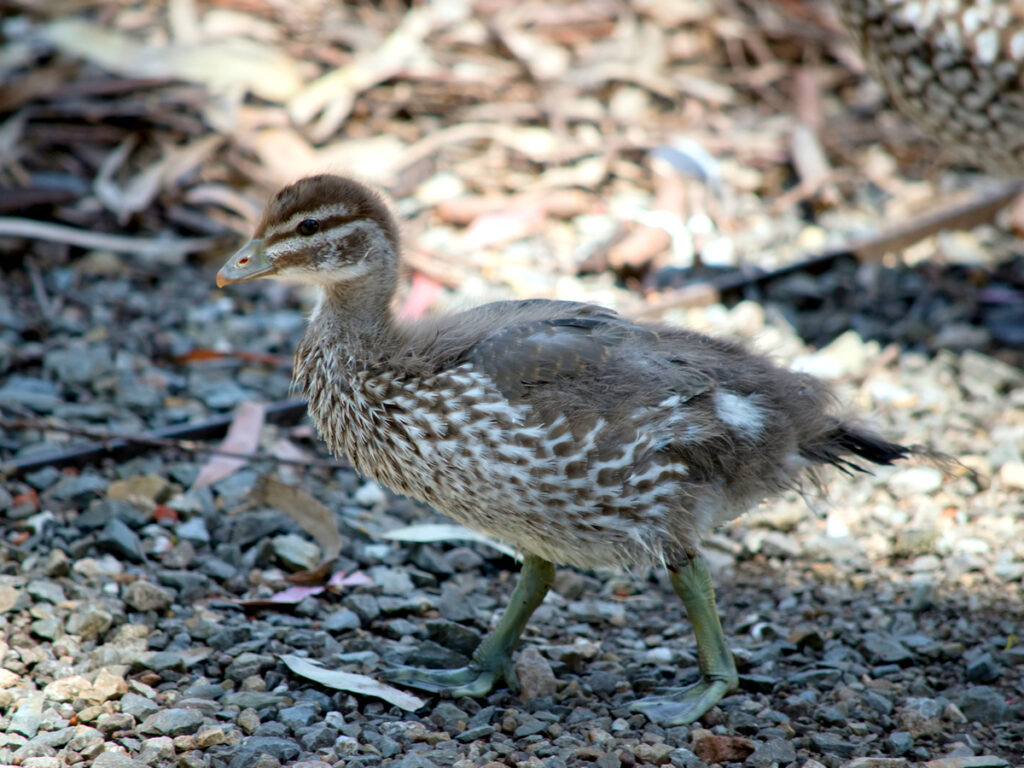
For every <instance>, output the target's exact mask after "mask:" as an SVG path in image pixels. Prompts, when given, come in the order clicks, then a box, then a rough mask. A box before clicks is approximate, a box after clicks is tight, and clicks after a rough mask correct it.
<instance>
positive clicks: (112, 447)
mask: <svg viewBox="0 0 1024 768" xmlns="http://www.w3.org/2000/svg"><path fill="white" fill-rule="evenodd" d="M305 414H306V402H305V401H304V400H297V399H292V400H279V401H277V402H274V403H270V404H269V405H267V407H266V418H267V421H269V422H271V423H276V424H282V423H294V422H296V421H298V420H299V419H301V418H302V417H303V416H304V415H305ZM230 424H231V416H230V415H227V416H218V417H215V418H212V419H207V420H205V421H200V422H192V423H190V424H178V425H175V426H173V427H165V428H163V429H157V430H151V431H149V432H143V433H141V434H136V435H132V434H122V433H116V432H106V431H103V430H93V429H88V428H85V427H70V426H67V425H64V424H60V423H56V422H52V421H50V420H46V419H34V418H25V417H21V418H16V419H5V418H2V417H0V426H2V427H5V428H9V429H44V430H51V431H61V432H65V433H66V434H81V435H85V436H88V437H92V438H93V439H95V440H96V441H97V442H92V443H86V444H84V445H81V446H77V447H72V448H67V449H65V450H61V451H53V452H50V453H45V454H39V455H35V456H27V457H25V458H23V459H14V460H12V461H8V462H4V463H2V464H0V476H8V477H9V476H14V475H20V474H23V473H25V472H32V471H34V470H37V469H41V468H43V467H49V466H52V467H65V466H77V465H82V464H88V463H91V462H95V461H97V460H99V459H101V458H103V457H105V456H114V457H117V458H127V457H129V456H133V455H137V454H139V453H141V452H143V450H144V448H145V447H146V446H152V447H159V448H172V449H176V450H181V451H184V452H186V453H208V454H225V452H224V451H221V450H219V449H218V448H217V447H216V446H208V445H206V444H205V443H200V442H196V441H195V440H190V439H188V438H200V439H212V438H217V437H220V436H222V435H223V434H224V433H225V432H226V431H227V428H228V426H229V425H230ZM226 455H228V456H236V457H239V458H243V459H246V460H248V461H272V462H277V463H279V464H297V465H299V466H304V467H328V468H341V467H347V466H349V465H348V464H345V463H343V462H340V461H333V460H324V459H310V460H309V461H296V460H293V459H281V458H278V457H276V456H268V455H263V454H257V455H248V454H244V455H239V454H234V453H226Z"/></svg>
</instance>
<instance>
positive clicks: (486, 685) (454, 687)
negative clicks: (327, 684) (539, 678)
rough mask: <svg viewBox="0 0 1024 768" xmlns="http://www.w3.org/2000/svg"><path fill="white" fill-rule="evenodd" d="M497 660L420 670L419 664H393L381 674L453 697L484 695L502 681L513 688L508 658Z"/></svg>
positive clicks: (421, 688) (417, 687) (390, 680)
mask: <svg viewBox="0 0 1024 768" xmlns="http://www.w3.org/2000/svg"><path fill="white" fill-rule="evenodd" d="M496 661H498V663H494V662H492V663H490V664H481V663H479V662H477V661H476V660H473V661H471V662H469V664H467V665H466V666H464V667H458V668H456V669H423V668H420V667H393V668H391V669H387V670H384V671H382V672H381V673H380V676H381V677H383V678H384V679H386V680H388V681H389V682H392V683H401V684H403V685H407V686H409V687H410V688H416V689H418V690H421V691H427V692H429V693H448V694H450V695H451V696H452V698H458V697H460V696H469V697H470V698H478V697H480V696H486V695H487V694H488V693H490V692H491V691H492V690H494V687H495V685H497V684H498V683H499V682H501V681H502V680H506V681H508V682H509V685H510V686H511V687H515V674H514V673H513V672H512V661H511V659H506V660H504V663H501V660H496Z"/></svg>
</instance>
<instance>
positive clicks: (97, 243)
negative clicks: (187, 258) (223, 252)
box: [0, 216, 220, 256]
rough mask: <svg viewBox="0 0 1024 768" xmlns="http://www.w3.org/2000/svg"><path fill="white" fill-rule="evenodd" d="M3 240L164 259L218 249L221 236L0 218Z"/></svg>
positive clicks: (0, 234) (0, 230)
mask: <svg viewBox="0 0 1024 768" xmlns="http://www.w3.org/2000/svg"><path fill="white" fill-rule="evenodd" d="M0 237H27V238H29V239H30V240H48V241H50V242H53V243H66V244H67V245H74V246H76V247H78V248H89V249H91V250H99V251H117V252H119V253H136V254H141V255H143V256H163V255H165V254H168V253H194V252H196V251H204V250H206V249H207V248H211V247H212V246H214V245H215V244H216V243H217V242H218V241H219V240H220V238H219V237H188V238H177V239H169V238H162V237H129V236H127V235H111V234H107V233H105V232H90V231H89V230H86V229H76V228H74V227H67V226H64V225H63V224H51V223H50V222H47V221H36V220H35V219H21V218H17V217H14V216H0Z"/></svg>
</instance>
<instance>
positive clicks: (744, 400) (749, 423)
mask: <svg viewBox="0 0 1024 768" xmlns="http://www.w3.org/2000/svg"><path fill="white" fill-rule="evenodd" d="M715 414H716V415H717V416H718V418H720V419H721V420H722V421H723V422H725V423H726V424H728V425H729V426H730V427H732V428H733V429H735V430H736V431H737V432H739V433H740V435H742V436H743V437H755V436H756V435H757V434H758V433H759V432H761V430H763V429H764V420H765V413H764V409H763V408H761V407H760V406H758V405H755V404H754V402H753V401H752V400H751V398H750V397H742V396H741V395H737V394H736V393H735V392H730V391H729V390H727V389H718V390H716V391H715Z"/></svg>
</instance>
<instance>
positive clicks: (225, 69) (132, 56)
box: [39, 18, 303, 103]
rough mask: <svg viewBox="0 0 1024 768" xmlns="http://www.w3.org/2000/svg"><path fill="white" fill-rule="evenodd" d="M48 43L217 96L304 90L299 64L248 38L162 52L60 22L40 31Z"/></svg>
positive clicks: (119, 69) (127, 72) (279, 97)
mask: <svg viewBox="0 0 1024 768" xmlns="http://www.w3.org/2000/svg"><path fill="white" fill-rule="evenodd" d="M39 33H40V34H39V36H40V38H41V39H42V40H44V41H46V42H48V43H49V44H50V45H53V46H54V47H56V48H58V49H59V50H61V51H63V52H64V53H67V54H69V55H72V56H78V57H81V58H83V59H86V60H88V61H91V62H92V63H94V64H97V65H99V66H101V67H103V68H104V69H108V70H110V71H111V72H116V73H117V74H119V75H122V76H124V77H152V78H175V79H179V80H186V81H189V82H195V83H202V84H204V85H205V86H207V87H208V88H209V89H210V90H211V91H213V92H215V93H224V92H228V91H233V90H237V89H239V88H241V89H243V90H245V91H250V92H252V93H253V94H254V95H256V96H259V97H260V98H262V99H266V100H267V101H273V102H278V103H280V102H283V101H286V100H288V99H290V98H291V97H292V96H293V95H294V94H295V93H297V92H298V91H299V89H300V88H301V87H302V85H303V82H302V75H301V74H300V71H299V64H298V62H296V61H295V60H294V59H293V58H292V57H291V56H289V55H288V54H287V53H285V52H284V51H283V50H281V49H280V48H278V47H277V46H275V45H270V44H268V43H260V42H257V41H255V40H248V39H245V38H240V37H236V38H229V39H227V40H214V41H211V42H207V43H201V44H198V45H166V46H164V47H162V48H160V47H156V46H154V45H153V44H151V43H146V42H143V41H142V40H137V39H135V38H132V37H129V36H128V35H123V34H121V33H120V32H116V31H114V30H111V29H106V28H104V27H101V26H99V25H98V24H92V23H90V22H87V21H83V20H81V19H74V18H58V19H56V20H54V21H51V22H50V23H48V24H44V25H42V26H41V27H40V29H39Z"/></svg>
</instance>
